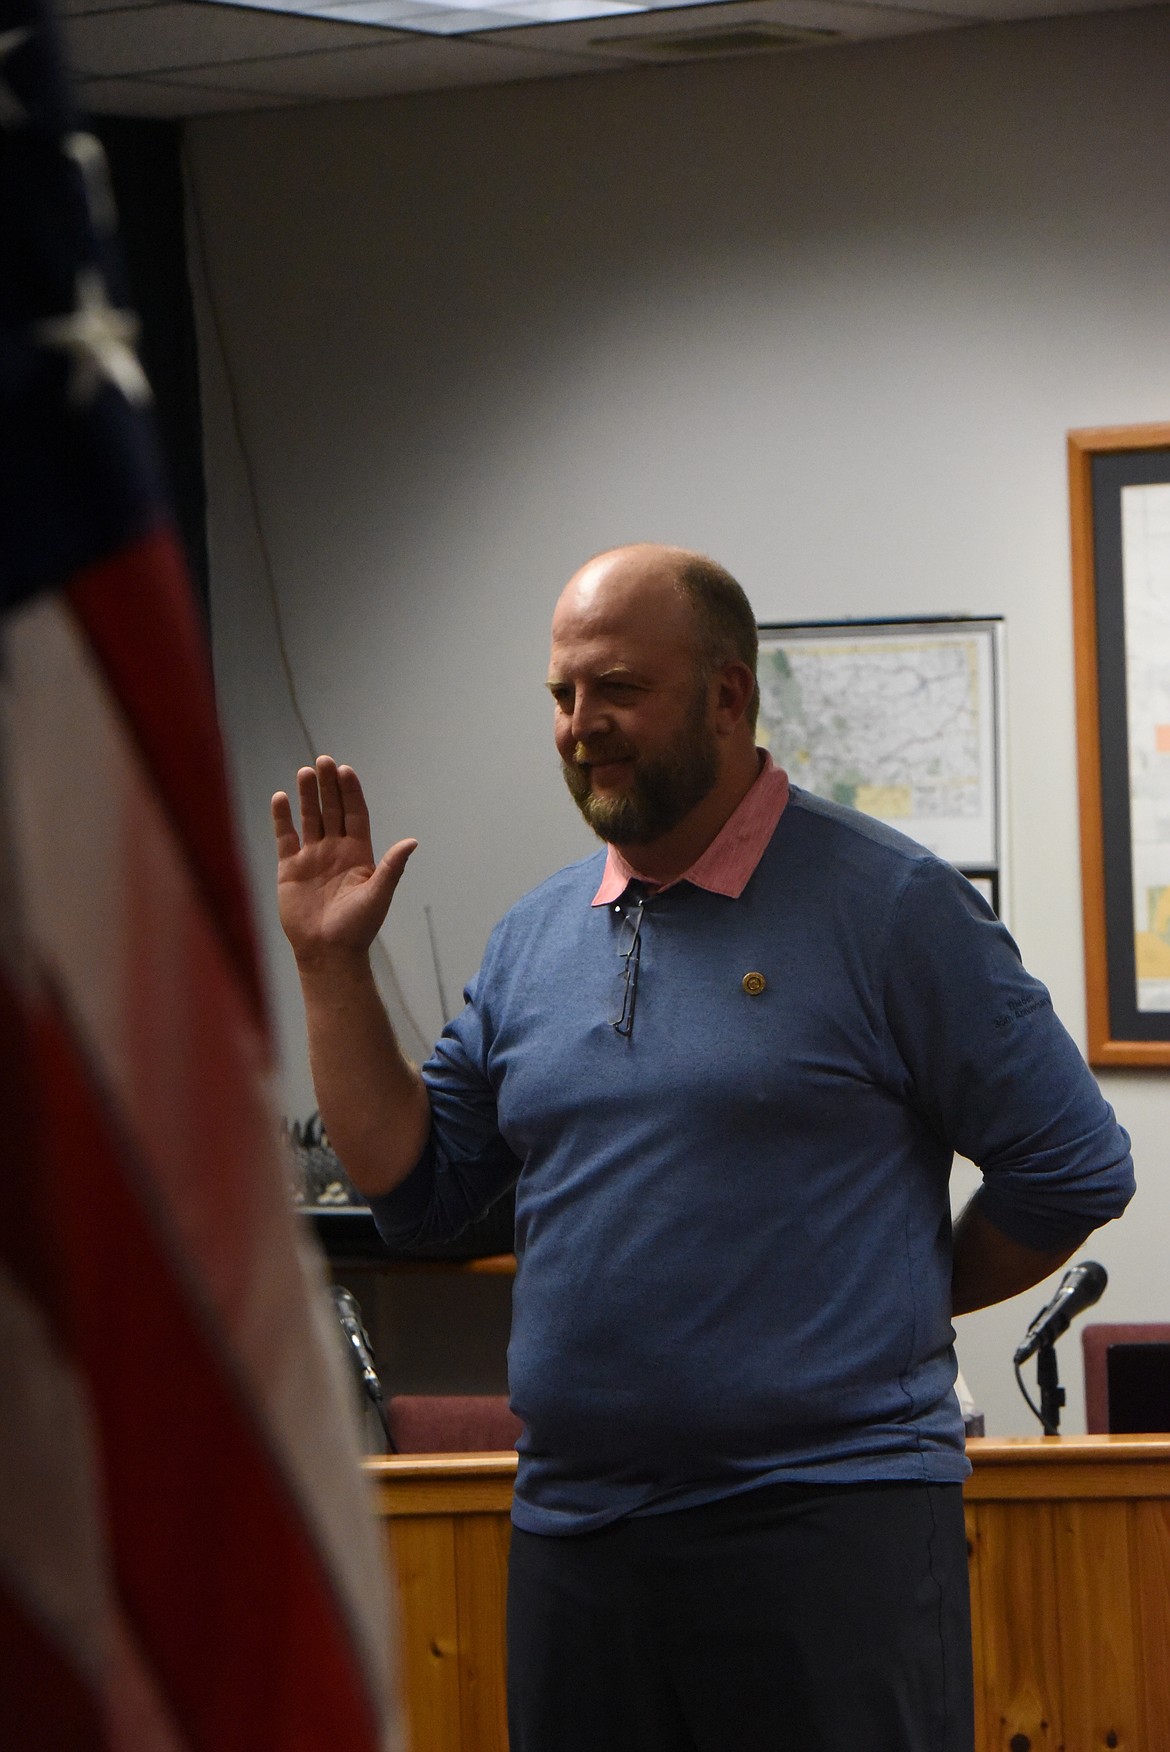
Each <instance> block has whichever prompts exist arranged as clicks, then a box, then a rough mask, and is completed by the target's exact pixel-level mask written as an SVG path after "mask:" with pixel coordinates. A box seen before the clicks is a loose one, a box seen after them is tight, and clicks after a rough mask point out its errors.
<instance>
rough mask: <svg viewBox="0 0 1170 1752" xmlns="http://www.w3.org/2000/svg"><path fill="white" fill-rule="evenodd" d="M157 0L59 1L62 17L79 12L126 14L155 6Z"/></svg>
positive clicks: (58, 6)
mask: <svg viewBox="0 0 1170 1752" xmlns="http://www.w3.org/2000/svg"><path fill="white" fill-rule="evenodd" d="M155 3H156V0H57V8H56V9H57V12H58V13H60V14H61V15H62V16H65V15H66V14H69V15H73V14H76V13H79V12H124V11H128V10H129V9H130V8H132V7H143V6H153V5H155Z"/></svg>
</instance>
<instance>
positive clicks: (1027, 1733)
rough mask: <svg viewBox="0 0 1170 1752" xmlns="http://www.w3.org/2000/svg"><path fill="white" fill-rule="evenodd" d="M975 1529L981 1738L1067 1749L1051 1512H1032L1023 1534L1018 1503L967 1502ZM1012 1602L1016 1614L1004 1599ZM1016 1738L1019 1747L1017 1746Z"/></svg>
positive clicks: (1041, 1750)
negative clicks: (1006, 1607)
mask: <svg viewBox="0 0 1170 1752" xmlns="http://www.w3.org/2000/svg"><path fill="white" fill-rule="evenodd" d="M967 1512H968V1515H969V1516H970V1519H971V1524H972V1527H973V1529H974V1537H973V1540H972V1543H973V1546H974V1555H973V1558H972V1563H971V1617H972V1622H973V1625H975V1624H977V1625H978V1631H977V1632H976V1634H975V1654H976V1660H975V1687H976V1692H977V1695H978V1697H979V1704H980V1709H979V1715H980V1718H981V1719H980V1721H979V1723H978V1724H977V1725H978V1727H979V1739H978V1741H977V1744H978V1745H979V1746H980V1747H981V1748H986V1749H987V1752H991V1748H994V1749H995V1752H1009V1749H1011V1752H1018V1747H1019V1740H1020V1737H1021V1736H1023V1738H1024V1739H1026V1740H1027V1742H1028V1746H1029V1749H1030V1752H1061V1749H1062V1748H1063V1749H1065V1752H1067V1746H1066V1741H1065V1739H1064V1722H1063V1719H1062V1714H1063V1712H1062V1710H1061V1707H1060V1702H1059V1697H1060V1642H1059V1639H1058V1634H1057V1625H1056V1618H1055V1614H1054V1613H1053V1610H1052V1604H1053V1603H1052V1600H1051V1598H1050V1597H1049V1589H1050V1585H1051V1578H1052V1574H1053V1529H1052V1510H1051V1507H1050V1506H1049V1505H1048V1504H1046V1503H1045V1504H1037V1505H1036V1507H1035V1508H1034V1509H1031V1510H1030V1521H1031V1525H1030V1528H1029V1536H1028V1537H1027V1538H1026V1539H1023V1538H1019V1537H1017V1536H1016V1526H1015V1524H1014V1523H1015V1522H1017V1521H1018V1519H1019V1510H1018V1509H1017V1508H1016V1506H1015V1505H1014V1504H1008V1503H981V1504H979V1505H978V1507H973V1506H970V1505H969V1506H968V1511H967ZM1004 1601H1011V1602H1012V1608H1013V1609H1012V1613H1011V1616H1010V1618H1009V1617H1006V1616H1005V1615H1004V1613H1003V1610H1002V1602H1004ZM1013 1742H1015V1746H1014V1747H1013Z"/></svg>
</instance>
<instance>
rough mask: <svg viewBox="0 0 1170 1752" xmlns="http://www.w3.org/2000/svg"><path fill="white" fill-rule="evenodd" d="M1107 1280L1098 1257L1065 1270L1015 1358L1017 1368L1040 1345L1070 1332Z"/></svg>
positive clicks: (1050, 1342)
mask: <svg viewBox="0 0 1170 1752" xmlns="http://www.w3.org/2000/svg"><path fill="white" fill-rule="evenodd" d="M1108 1282H1109V1276H1108V1273H1107V1272H1106V1270H1105V1267H1104V1266H1103V1265H1098V1264H1097V1261H1096V1260H1095V1259H1086V1260H1084V1261H1082V1263H1081V1264H1080V1265H1074V1266H1073V1267H1072V1268H1071V1270H1069V1271H1066V1272H1065V1274H1064V1276H1063V1277H1062V1278H1061V1280H1060V1287H1059V1288H1058V1290H1057V1292H1056V1294H1055V1296H1053V1298H1052V1300H1051V1302H1049V1303H1048V1304H1047V1306H1045V1307H1043V1308H1041V1310H1040V1312H1039V1314H1037V1316H1036V1318H1035V1320H1033V1322H1032V1324H1031V1326H1029V1328H1028V1330H1027V1332H1026V1333H1025V1334H1024V1342H1023V1343H1022V1344H1021V1345H1020V1348H1019V1349H1018V1350H1017V1352H1016V1354H1015V1356H1014V1357H1013V1359H1012V1361H1013V1362H1014V1363H1015V1365H1016V1367H1017V1368H1019V1366H1020V1364H1021V1363H1026V1362H1027V1360H1028V1358H1029V1357H1031V1356H1035V1354H1036V1352H1037V1351H1038V1350H1039V1349H1040V1347H1041V1345H1045V1344H1053V1343H1054V1342H1055V1341H1056V1340H1057V1339H1058V1338H1059V1337H1060V1335H1061V1333H1062V1332H1067V1331H1068V1328H1069V1326H1070V1325H1071V1324H1072V1322H1073V1321H1074V1320H1075V1319H1076V1317H1077V1315H1078V1314H1080V1313H1081V1312H1082V1311H1083V1310H1084V1309H1085V1308H1091V1307H1092V1306H1093V1303H1094V1302H1096V1301H1098V1300H1099V1299H1100V1296H1101V1292H1102V1290H1103V1289H1104V1288H1105V1285H1106V1284H1107V1283H1108Z"/></svg>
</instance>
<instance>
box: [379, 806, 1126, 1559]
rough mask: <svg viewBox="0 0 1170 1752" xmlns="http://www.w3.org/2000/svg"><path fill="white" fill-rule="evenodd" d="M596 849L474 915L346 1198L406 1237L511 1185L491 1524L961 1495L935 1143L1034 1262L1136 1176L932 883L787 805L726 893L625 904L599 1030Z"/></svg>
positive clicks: (1085, 1095)
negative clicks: (471, 958)
mask: <svg viewBox="0 0 1170 1752" xmlns="http://www.w3.org/2000/svg"><path fill="white" fill-rule="evenodd" d="M603 858H604V854H603V853H601V852H598V853H596V854H595V855H594V856H593V857H590V858H587V859H585V860H583V861H582V862H581V863H579V864H574V865H571V866H569V868H567V869H565V870H562V871H560V872H559V873H558V874H557V875H555V876H553V877H552V878H551V879H550V880H549V881H547V882H545V883H544V884H543V885H542V886H541V887H539V888H537V889H536V890H534V891H533V892H532V893H531V894H529V895H527V896H526V897H525V898H524V899H523V900H521V901H520V902H519V903H518V904H517V905H516V906H514V907H513V908H512V910H511V911H510V912H509V913H508V914H507V916H506V917H505V918H504V919H503V920H502V922H501V923H500V924H499V925H498V926H497V928H496V930H495V932H494V933H493V936H492V938H491V941H490V943H489V945H488V948H487V952H486V955H485V958H484V962H483V966H482V968H481V970H480V972H479V975H478V977H477V979H476V980H475V982H474V983H473V985H472V986H471V987H470V988H469V990H468V993H467V1007H466V1009H465V1010H464V1011H463V1013H462V1015H461V1016H459V1017H458V1019H457V1020H456V1021H455V1022H453V1023H452V1024H451V1025H450V1026H449V1027H448V1028H447V1029H446V1030H445V1031H444V1034H443V1036H442V1038H441V1039H440V1041H439V1042H438V1045H437V1046H436V1049H435V1054H434V1057H433V1058H432V1059H431V1060H430V1062H429V1063H428V1064H427V1066H426V1067H425V1071H424V1075H425V1078H426V1082H427V1086H428V1090H429V1093H430V1098H431V1109H432V1134H431V1139H430V1143H429V1145H428V1148H427V1151H426V1153H425V1155H424V1157H423V1159H422V1160H421V1161H420V1162H419V1163H418V1164H417V1166H416V1167H415V1169H414V1170H413V1171H412V1173H411V1174H410V1176H409V1177H408V1178H407V1180H406V1181H405V1182H404V1183H403V1184H402V1185H401V1186H400V1187H399V1188H397V1189H396V1190H395V1191H394V1192H393V1193H391V1194H388V1195H387V1196H386V1197H384V1198H381V1199H378V1200H376V1201H375V1205H374V1211H375V1216H376V1217H377V1220H378V1223H379V1226H380V1227H381V1229H382V1232H383V1234H384V1235H385V1236H386V1238H387V1239H388V1240H389V1241H391V1242H392V1243H393V1244H394V1245H395V1246H398V1247H402V1246H409V1245H412V1244H414V1245H418V1244H422V1243H424V1242H426V1241H427V1240H430V1239H434V1238H438V1237H445V1236H449V1235H451V1234H453V1233H455V1232H457V1231H458V1229H459V1228H460V1227H462V1226H463V1224H464V1223H466V1222H467V1221H468V1220H469V1219H470V1218H471V1217H473V1216H475V1215H477V1214H478V1213H480V1212H482V1211H483V1210H484V1209H485V1208H486V1206H487V1205H488V1204H489V1203H490V1202H491V1201H492V1199H494V1198H495V1197H497V1196H498V1195H499V1194H500V1193H501V1192H502V1191H503V1190H504V1189H505V1188H506V1187H507V1186H508V1185H509V1184H510V1183H511V1182H512V1181H513V1180H515V1179H516V1177H517V1176H519V1181H518V1185H517V1202H516V1254H517V1274H516V1284H515V1292H514V1302H513V1324H512V1340H511V1345H510V1348H509V1353H508V1355H509V1379H510V1384H511V1391H512V1403H513V1405H514V1407H515V1410H516V1411H517V1412H518V1413H519V1415H520V1416H521V1417H522V1418H523V1420H524V1425H525V1431H524V1435H523V1436H522V1438H521V1443H520V1470H519V1477H518V1481H517V1491H516V1501H515V1507H514V1511H513V1512H514V1518H515V1520H516V1522H517V1524H518V1525H519V1526H521V1527H525V1528H527V1529H529V1530H532V1531H535V1532H541V1533H573V1532H581V1531H585V1530H588V1529H590V1528H593V1527H597V1526H601V1525H604V1524H605V1523H606V1522H608V1521H611V1520H614V1519H616V1518H617V1517H619V1516H622V1515H626V1514H640V1513H657V1512H661V1511H665V1510H669V1509H674V1508H682V1507H687V1506H691V1505H694V1504H698V1503H702V1502H706V1501H710V1500H712V1499H714V1498H716V1497H719V1496H724V1495H728V1494H731V1493H733V1492H736V1491H739V1490H744V1489H750V1488H752V1487H754V1486H757V1485H760V1484H764V1483H771V1482H773V1481H778V1480H804V1481H814V1480H824V1481H859V1480H874V1479H920V1480H947V1479H961V1478H963V1477H964V1476H965V1474H966V1473H967V1471H968V1470H969V1468H968V1464H967V1461H966V1458H965V1456H964V1453H963V1432H962V1424H961V1419H960V1416H959V1411H958V1407H957V1403H956V1400H955V1396H954V1392H953V1382H954V1376H955V1361H954V1353H953V1350H952V1338H953V1331H952V1327H951V1322H950V1268H951V1224H950V1213H949V1201H948V1191H947V1181H948V1175H949V1171H950V1167H951V1158H952V1153H953V1152H954V1151H959V1152H960V1153H961V1154H963V1155H965V1156H968V1157H970V1158H971V1159H972V1160H973V1161H975V1162H977V1163H978V1164H979V1165H980V1166H981V1168H982V1171H983V1175H984V1184H983V1186H982V1188H981V1190H980V1192H979V1193H978V1195H977V1197H978V1201H979V1205H980V1207H981V1209H982V1211H983V1213H984V1214H985V1215H986V1216H987V1218H988V1219H989V1220H990V1221H991V1222H992V1223H994V1224H995V1225H996V1226H997V1227H998V1228H999V1229H1001V1230H1002V1231H1003V1232H1004V1233H1005V1234H1007V1235H1009V1236H1012V1237H1014V1238H1015V1239H1017V1240H1019V1241H1021V1242H1023V1243H1025V1244H1026V1245H1028V1246H1031V1247H1037V1248H1048V1247H1052V1248H1056V1247H1059V1246H1061V1245H1062V1244H1073V1243H1075V1242H1076V1241H1077V1240H1078V1239H1079V1238H1080V1237H1081V1236H1082V1235H1083V1234H1085V1233H1086V1232H1087V1231H1088V1230H1089V1229H1090V1228H1092V1227H1094V1226H1095V1225H1096V1224H1098V1223H1101V1222H1104V1221H1106V1220H1107V1219H1108V1218H1111V1217H1115V1216H1117V1215H1119V1214H1120V1212H1121V1210H1122V1209H1123V1208H1124V1206H1125V1204H1126V1202H1127V1200H1128V1199H1129V1197H1130V1195H1131V1192H1132V1189H1133V1174H1132V1164H1131V1162H1130V1158H1129V1140H1128V1139H1127V1137H1126V1135H1125V1133H1124V1132H1123V1131H1122V1130H1121V1128H1120V1127H1119V1126H1118V1125H1117V1123H1116V1121H1115V1119H1114V1117H1113V1113H1112V1110H1111V1108H1110V1107H1109V1106H1108V1105H1107V1104H1106V1102H1105V1101H1104V1100H1103V1099H1102V1097H1101V1095H1100V1092H1099V1091H1098V1088H1097V1085H1096V1083H1095V1081H1094V1079H1093V1077H1092V1076H1091V1075H1090V1073H1089V1071H1088V1070H1087V1068H1086V1066H1085V1064H1084V1061H1083V1060H1082V1058H1081V1057H1080V1054H1079V1053H1078V1051H1077V1049H1076V1047H1075V1046H1074V1044H1073V1042H1072V1041H1071V1039H1070V1038H1069V1036H1068V1035H1067V1033H1066V1032H1065V1030H1064V1028H1063V1027H1062V1026H1061V1024H1060V1023H1059V1022H1058V1020H1057V1019H1056V1017H1055V1015H1054V1014H1053V1010H1052V1006H1051V1003H1050V1001H1049V998H1048V994H1047V992H1046V990H1045V988H1044V987H1043V986H1042V985H1041V984H1040V983H1039V982H1038V981H1037V980H1035V979H1033V978H1032V977H1031V976H1030V975H1029V974H1028V973H1026V972H1025V971H1024V969H1023V967H1022V966H1021V964H1020V959H1019V954H1018V952H1017V950H1016V948H1015V945H1014V944H1013V942H1012V940H1011V938H1010V937H1009V936H1008V934H1007V932H1006V931H1005V930H1004V928H1003V927H1002V925H1000V924H999V923H998V922H997V921H996V919H995V918H994V917H993V915H992V914H991V912H990V911H989V909H988V908H987V907H986V906H985V904H984V902H983V901H982V899H981V898H980V896H979V895H978V894H977V893H976V891H975V890H974V889H973V888H972V887H971V885H970V884H969V883H967V882H966V881H965V880H964V879H963V878H962V877H960V876H958V875H957V874H956V873H955V872H954V871H953V870H952V869H951V868H950V867H949V866H948V865H946V864H944V863H941V862H940V861H939V860H938V859H937V858H935V857H933V856H932V855H931V854H930V853H928V852H926V851H925V850H924V849H923V848H922V847H921V846H919V845H916V844H915V843H914V842H913V841H911V840H908V839H905V838H904V837H903V836H901V835H900V834H896V833H894V832H892V831H891V830H889V829H887V828H885V827H883V826H881V825H880V824H878V823H876V822H873V821H871V820H870V819H869V818H868V817H866V816H862V815H858V814H855V813H854V812H852V811H850V810H846V809H842V808H839V807H837V806H836V805H834V804H830V803H826V802H823V801H822V800H821V799H819V798H817V797H814V796H812V795H810V794H809V793H807V792H801V791H799V790H796V789H794V790H793V793H792V797H791V800H790V802H789V804H788V807H787V809H786V810H785V812H784V814H783V816H782V817H781V820H780V823H779V825H778V827H777V829H776V832H775V834H774V835H773V838H772V840H771V842H770V844H769V846H768V847H767V849H766V851H765V852H764V855H763V857H762V859H761V861H760V863H759V865H758V867H757V869H756V871H755V873H754V874H753V876H752V877H751V879H750V881H749V882H748V884H747V887H746V888H745V889H744V891H743V894H742V895H741V896H740V897H739V899H737V900H734V899H729V898H727V897H725V896H722V895H717V894H711V893H708V892H706V891H704V890H702V889H698V888H695V887H693V886H692V885H691V884H689V883H686V882H683V883H680V884H679V885H677V886H676V887H674V888H671V889H667V890H666V891H665V892H664V893H662V894H660V895H656V896H654V897H653V898H652V899H650V900H649V901H648V902H647V903H646V906H645V912H644V917H643V924H642V933H641V965H640V970H639V984H638V994H637V1010H636V1018H635V1025H634V1029H633V1033H632V1035H631V1037H630V1038H629V1039H626V1038H623V1037H622V1036H620V1035H618V1034H617V1033H615V1031H614V1029H613V1028H612V1026H611V1022H612V1020H613V1018H614V1017H615V1016H617V1015H618V1013H619V1011H620V1008H621V987H622V978H621V970H622V961H621V959H620V955H619V943H620V933H621V917H620V907H619V908H615V907H612V906H610V907H592V906H591V905H590V901H591V898H592V896H593V894H594V892H595V891H596V888H597V885H598V882H599V880H600V876H601V869H602V863H603ZM748 972H758V973H761V974H762V975H763V976H764V979H765V981H766V984H765V987H764V990H763V991H762V992H758V993H756V994H754V995H753V994H751V993H749V992H747V991H745V990H744V987H743V977H744V975H745V974H746V973H748Z"/></svg>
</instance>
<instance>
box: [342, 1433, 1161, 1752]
mask: <svg viewBox="0 0 1170 1752" xmlns="http://www.w3.org/2000/svg"><path fill="white" fill-rule="evenodd" d="M969 1452H970V1455H971V1460H972V1462H973V1465H974V1468H975V1470H974V1472H973V1474H972V1476H971V1478H970V1479H969V1481H968V1484H967V1488H966V1503H967V1520H968V1536H969V1539H970V1547H971V1604H972V1619H973V1630H974V1642H975V1691H976V1745H977V1747H978V1752H1170V1436H1165V1437H1163V1436H1073V1437H1064V1438H1060V1439H1056V1440H1045V1438H1043V1437H1039V1436H1037V1437H1028V1438H1021V1439H1019V1440H996V1439H994V1438H991V1437H988V1438H984V1439H980V1440H975V1441H972V1442H971V1443H970V1444H969ZM367 1465H368V1469H369V1472H370V1474H371V1476H372V1478H373V1479H374V1481H375V1489H376V1493H377V1500H378V1509H379V1513H380V1516H381V1517H382V1521H383V1530H384V1537H385V1540H386V1553H387V1562H388V1564H389V1566H390V1569H391V1573H392V1574H393V1575H394V1577H395V1578H396V1580H397V1584H398V1590H399V1600H400V1616H401V1620H402V1650H403V1682H404V1684H405V1687H406V1696H407V1713H408V1717H409V1720H410V1723H411V1728H412V1734H413V1741H412V1752H507V1744H508V1740H507V1727H506V1722H505V1711H504V1594H505V1586H506V1580H507V1566H508V1540H509V1531H510V1529H509V1522H508V1507H509V1502H510V1499H511V1494H512V1481H513V1479H514V1477H515V1473H516V1456H515V1455H514V1454H435V1455H424V1454H419V1455H402V1456H399V1457H394V1458H389V1459H385V1460H371V1461H369V1462H368V1463H367ZM728 1752H734V1748H730V1747H729V1748H728Z"/></svg>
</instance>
